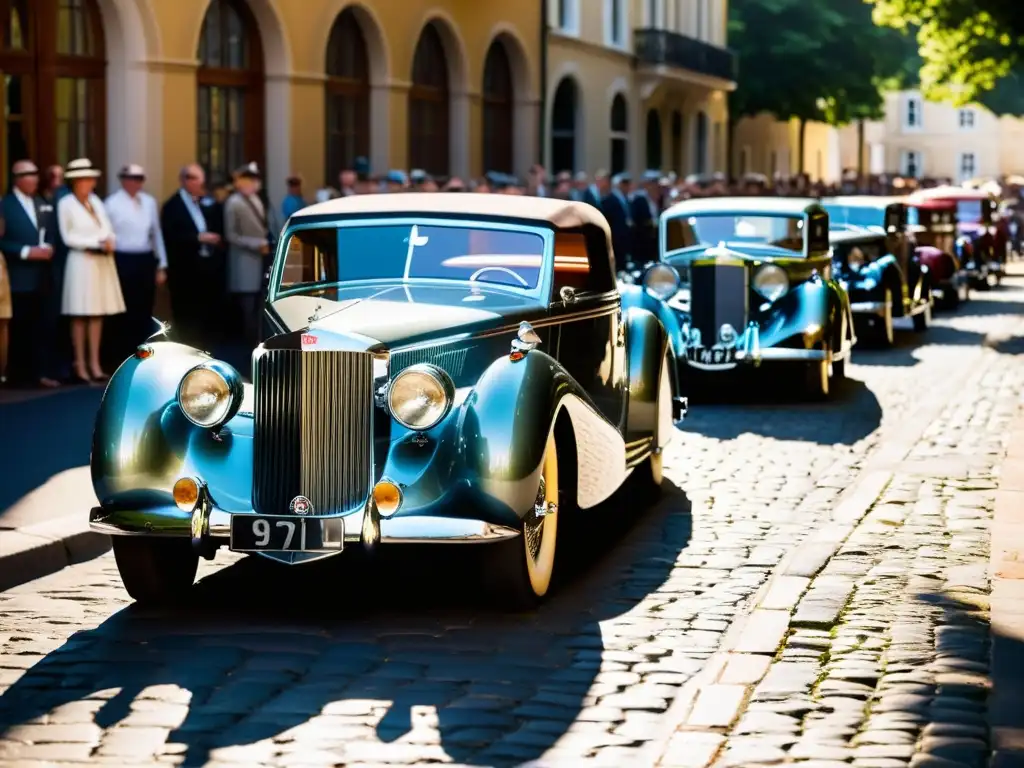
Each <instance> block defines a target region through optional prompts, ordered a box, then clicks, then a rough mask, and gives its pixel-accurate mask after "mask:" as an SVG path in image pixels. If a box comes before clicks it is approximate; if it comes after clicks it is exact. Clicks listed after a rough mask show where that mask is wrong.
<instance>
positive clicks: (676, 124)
mask: <svg viewBox="0 0 1024 768" xmlns="http://www.w3.org/2000/svg"><path fill="white" fill-rule="evenodd" d="M672 170H673V171H675V172H676V173H679V174H681V173H683V113H682V112H680V111H679V110H676V111H675V112H673V113H672Z"/></svg>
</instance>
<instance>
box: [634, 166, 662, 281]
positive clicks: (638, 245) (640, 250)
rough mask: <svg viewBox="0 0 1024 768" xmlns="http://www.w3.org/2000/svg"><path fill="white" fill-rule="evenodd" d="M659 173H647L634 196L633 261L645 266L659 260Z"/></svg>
mask: <svg viewBox="0 0 1024 768" xmlns="http://www.w3.org/2000/svg"><path fill="white" fill-rule="evenodd" d="M660 181H661V173H660V172H659V171H645V172H644V175H643V177H642V178H641V185H640V189H638V190H637V191H636V192H635V193H634V194H633V199H632V200H631V201H630V210H631V212H632V214H633V224H634V227H633V261H634V262H635V263H636V265H637V266H643V265H644V264H648V263H650V262H652V261H657V260H658V214H659V207H660V203H661V201H660V199H659V198H660V196H661V190H660V186H659V183H660Z"/></svg>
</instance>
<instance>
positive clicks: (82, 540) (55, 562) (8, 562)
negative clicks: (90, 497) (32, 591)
mask: <svg viewBox="0 0 1024 768" xmlns="http://www.w3.org/2000/svg"><path fill="white" fill-rule="evenodd" d="M109 550H110V537H109V536H107V535H106V534H103V533H96V532H95V531H92V530H90V529H89V527H88V522H86V521H85V516H84V515H68V516H66V517H61V518H58V519H56V520H51V521H48V522H46V523H41V524H39V525H32V526H27V527H25V528H19V529H16V530H7V531H0V591H5V590H8V589H11V588H13V587H17V586H20V585H21V584H25V583H27V582H30V581H33V580H35V579H40V578H42V577H43V576H49V575H50V574H52V573H56V572H57V571H59V570H61V569H63V568H66V567H67V566H69V565H75V564H77V563H82V562H85V561H86V560H92V559H93V558H96V557H99V556H100V555H102V554H105V553H106V552H107V551H109Z"/></svg>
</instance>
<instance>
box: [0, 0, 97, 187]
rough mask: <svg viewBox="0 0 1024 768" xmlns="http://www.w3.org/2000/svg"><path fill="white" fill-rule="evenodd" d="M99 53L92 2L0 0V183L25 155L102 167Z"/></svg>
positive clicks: (44, 162)
mask: <svg viewBox="0 0 1024 768" xmlns="http://www.w3.org/2000/svg"><path fill="white" fill-rule="evenodd" d="M105 52H106V45H105V41H104V36H103V21H102V18H101V16H100V11H99V7H98V6H97V4H96V0H0V99H2V104H3V107H4V111H3V115H2V118H0V167H2V168H3V170H4V173H2V174H0V188H2V189H4V190H6V188H7V182H8V178H7V177H8V174H7V171H8V169H9V168H10V166H11V164H12V163H14V162H16V161H17V160H23V159H26V158H30V159H33V160H35V161H36V163H37V164H39V165H42V166H46V165H51V164H53V163H60V164H61V165H64V164H66V163H67V162H68V161H69V160H74V159H75V158H76V157H83V156H84V157H89V158H90V159H91V160H92V161H93V163H95V164H96V165H97V166H98V167H100V168H102V167H104V166H105V165H106V79H105V71H106V53H105Z"/></svg>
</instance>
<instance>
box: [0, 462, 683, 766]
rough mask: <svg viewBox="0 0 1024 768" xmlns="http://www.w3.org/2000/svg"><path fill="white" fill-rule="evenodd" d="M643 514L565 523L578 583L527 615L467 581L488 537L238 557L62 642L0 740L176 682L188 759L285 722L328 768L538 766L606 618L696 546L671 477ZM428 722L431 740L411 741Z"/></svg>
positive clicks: (613, 508)
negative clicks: (188, 592)
mask: <svg viewBox="0 0 1024 768" xmlns="http://www.w3.org/2000/svg"><path fill="white" fill-rule="evenodd" d="M641 509H642V507H641V508H640V509H638V505H637V503H636V501H635V499H631V498H630V497H629V495H628V493H626V492H624V491H620V492H619V494H617V495H616V497H613V498H612V499H611V500H610V501H609V502H608V503H606V504H605V505H603V506H602V508H601V509H599V510H592V511H589V512H588V513H586V514H587V515H588V517H586V518H585V519H584V518H579V519H577V520H575V521H574V523H573V524H572V525H571V526H566V530H563V531H562V536H560V539H561V541H562V542H563V543H564V542H566V541H573V542H575V546H574V548H573V549H572V550H571V555H572V557H571V559H572V563H571V567H570V571H572V572H574V576H573V577H571V578H570V580H569V581H568V582H566V583H565V585H564V588H563V589H561V590H560V591H559V592H558V593H556V594H555V595H553V596H552V598H551V600H550V601H549V602H548V603H546V604H545V605H544V606H543V607H542V608H541V609H540V610H539V611H537V612H533V613H527V614H522V615H508V614H503V613H500V612H498V611H496V610H495V609H494V607H493V606H492V604H491V603H490V602H489V601H488V598H487V596H486V595H485V594H484V593H483V592H482V591H480V590H479V589H478V588H477V587H476V582H477V581H478V579H476V578H474V576H473V574H474V570H473V569H474V568H476V567H486V560H487V550H486V545H480V546H469V547H459V546H450V547H446V548H444V549H441V548H438V547H435V548H427V549H421V548H419V547H414V546H409V547H404V546H401V545H396V546H393V547H391V548H390V549H388V548H386V547H382V548H381V551H380V552H379V553H378V557H377V558H375V559H373V560H372V561H371V560H368V559H366V558H364V557H359V556H358V555H359V554H360V553H357V552H356V551H351V552H347V553H345V554H344V555H343V556H341V557H338V558H335V559H332V560H328V561H325V562H322V563H318V564H312V565H309V566H303V567H300V568H294V569H293V568H288V567H282V566H280V565H277V564H271V563H267V562H266V561H262V560H259V559H246V560H243V561H241V562H239V563H237V564H236V565H233V566H230V567H228V568H225V569H223V570H221V571H219V572H217V573H215V574H213V575H211V576H209V577H207V578H206V579H204V580H203V581H201V582H200V583H199V584H198V585H197V587H196V588H195V590H194V593H195V594H194V597H193V598H192V605H191V606H190V608H189V610H183V611H173V612H167V611H153V610H149V611H147V610H142V609H138V608H135V607H129V608H127V609H125V610H123V611H121V612H120V613H118V614H116V615H115V616H113V617H111V618H110V619H108V620H107V621H105V622H104V623H103V624H101V625H100V626H98V627H96V628H95V629H93V630H89V631H85V632H79V633H77V634H76V635H74V636H72V637H71V638H70V639H69V640H68V641H67V643H66V644H65V645H64V646H63V647H62V648H60V649H58V650H56V651H54V652H53V653H51V654H50V655H49V656H48V657H47V658H46V659H44V660H43V661H41V662H40V663H38V664H37V665H36V666H34V667H33V668H31V669H30V670H28V671H27V672H26V673H25V674H24V676H23V677H21V678H20V679H19V680H18V681H17V683H16V684H15V685H13V686H12V687H11V688H10V689H9V690H8V691H7V692H6V693H5V694H4V695H3V696H2V698H0V735H3V734H5V733H7V732H9V731H10V729H11V728H12V727H14V726H18V725H20V724H24V723H27V722H30V721H31V720H32V719H33V718H36V717H39V716H42V715H45V714H47V713H49V712H51V711H53V710H54V708H56V707H59V706H61V705H63V704H67V703H70V702H80V701H83V700H86V699H96V698H102V697H103V696H104V695H107V696H109V694H100V693H99V692H102V691H107V690H108V689H117V693H116V694H115V695H113V697H112V698H109V699H108V700H107V701H106V702H105V703H104V704H102V707H101V708H100V709H99V710H98V711H97V712H96V714H95V722H96V723H97V724H98V725H100V726H101V727H104V728H108V727H110V726H112V725H114V724H116V723H118V722H120V721H121V720H122V719H123V718H124V717H125V716H126V715H128V714H129V711H130V710H131V709H134V708H133V707H132V703H133V702H134V701H135V700H136V697H137V696H139V694H140V693H142V692H143V690H144V689H145V688H147V687H148V686H155V685H164V686H168V685H169V686H178V687H180V688H182V689H185V690H187V691H188V692H190V693H189V694H187V695H186V699H187V698H188V696H190V703H189V705H188V713H187V716H186V717H185V720H184V722H183V723H182V724H181V725H180V727H178V728H176V729H175V730H174V731H173V732H172V733H171V734H170V736H169V738H168V742H169V743H177V744H183V745H185V748H186V749H187V757H186V763H185V764H186V765H201V764H203V763H204V762H205V761H206V760H207V759H208V758H209V757H210V755H211V750H214V749H216V748H222V747H235V746H240V745H253V746H252V747H251V748H250V749H251V754H250V753H246V754H245V756H244V757H242V758H241V759H244V761H245V762H249V763H257V762H262V761H263V760H270V759H272V753H273V751H274V749H275V745H272V744H270V743H269V741H268V740H270V739H275V738H276V739H279V740H280V741H285V742H286V741H288V740H289V739H290V738H291V735H284V736H282V734H285V732H286V731H289V730H290V729H293V728H298V729H299V730H298V731H295V732H294V733H295V734H300V733H301V743H302V744H303V745H304V746H305V747H306V750H307V751H308V750H309V749H316V748H317V745H320V748H321V749H325V750H329V751H330V752H331V753H332V754H334V755H336V757H337V760H338V762H342V761H344V762H373V763H378V762H379V763H384V762H389V761H390V760H392V759H398V760H401V761H402V762H409V756H410V755H411V754H413V751H415V754H417V755H422V757H420V758H419V759H427V755H425V754H423V750H424V749H426V750H427V752H428V753H429V754H431V755H433V756H434V758H435V759H451V760H454V761H456V762H459V763H463V764H471V765H490V766H500V765H518V764H521V763H522V762H525V761H529V760H533V759H536V758H538V757H539V756H541V755H542V754H543V753H544V752H545V751H546V750H547V749H548V748H550V747H551V746H552V745H553V744H554V743H555V742H556V740H558V739H559V737H560V736H562V735H563V734H565V733H566V731H567V729H568V727H569V726H570V724H572V723H573V722H574V720H575V719H576V718H577V716H578V715H580V712H581V711H582V710H583V709H584V708H585V707H587V706H589V704H591V703H592V702H590V701H589V700H588V698H587V697H588V695H589V693H590V691H591V686H592V685H593V684H594V682H595V678H596V676H597V675H598V673H599V671H600V668H601V663H602V650H603V648H604V641H603V638H602V633H601V626H600V622H602V621H605V620H608V619H612V618H614V617H618V616H621V615H622V614H624V613H626V612H628V611H630V610H631V609H633V608H635V607H636V606H637V605H638V604H639V603H640V602H641V601H642V600H644V598H645V597H647V595H648V594H650V593H651V592H652V591H654V590H656V589H658V588H659V587H660V586H661V585H662V584H664V583H665V581H666V580H667V578H668V576H669V574H670V573H671V571H672V568H673V565H674V564H675V563H676V561H677V558H678V557H679V555H680V553H681V552H682V551H683V550H685V548H686V547H687V546H688V543H689V541H690V538H691V515H690V503H689V501H688V500H687V498H686V496H685V494H684V493H683V492H682V491H681V490H679V489H678V488H677V487H675V486H673V485H671V484H669V483H667V482H666V483H665V490H664V495H663V498H662V500H661V501H660V502H659V503H658V504H657V505H656V506H655V507H654V508H652V509H650V510H648V511H646V512H643V511H641ZM568 522H569V521H568V520H566V521H561V522H560V528H561V527H562V525H563V524H566V523H568ZM564 551H565V550H563V552H564ZM638 627H639V628H640V630H641V631H640V632H639V633H638V635H642V634H643V631H642V620H638ZM646 639H653V638H639V637H638V642H640V643H642V642H645V640H646ZM640 660H641V661H642V660H643V659H642V658H641V659H640ZM656 687H658V686H656ZM164 690H166V689H164ZM666 706H667V703H666ZM134 714H138V713H134ZM598 719H599V718H598ZM423 726H432V727H433V728H435V729H436V731H437V733H439V737H440V741H439V745H435V746H433V747H427V748H425V747H423V746H422V744H423V742H422V741H420V742H419V744H418V745H417V740H418V739H422V738H423V734H424V729H423ZM433 738H434V739H436V738H437V737H436V736H433ZM611 738H613V739H614V738H616V737H611ZM256 742H260V743H259V744H256ZM276 746H278V747H281V748H282V749H283V750H285V751H287V748H288V745H287V744H280V745H276ZM431 750H433V751H431ZM445 755H447V758H445ZM232 759H235V760H238V759H240V756H239V755H238V753H237V752H236V753H235V756H234V757H233V758H232Z"/></svg>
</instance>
